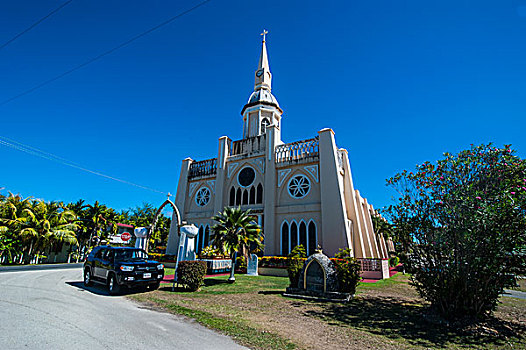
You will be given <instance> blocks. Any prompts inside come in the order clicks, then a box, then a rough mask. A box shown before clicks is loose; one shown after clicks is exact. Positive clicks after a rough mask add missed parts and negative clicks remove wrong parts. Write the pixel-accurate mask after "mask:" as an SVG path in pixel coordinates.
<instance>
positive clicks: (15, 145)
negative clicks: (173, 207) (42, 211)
mask: <svg viewBox="0 0 526 350" xmlns="http://www.w3.org/2000/svg"><path fill="white" fill-rule="evenodd" d="M0 145H3V146H6V147H9V148H12V149H15V150H17V151H21V152H24V153H27V154H30V155H33V156H36V157H40V158H44V159H47V160H51V161H53V162H57V163H60V164H62V165H66V166H69V167H72V168H75V169H78V170H82V171H84V172H87V173H90V174H93V175H97V176H101V177H104V178H106V179H110V180H113V181H117V182H120V183H123V184H127V185H131V186H135V187H139V188H142V189H144V190H148V191H152V192H156V193H161V194H164V195H167V193H166V192H163V191H159V190H156V189H154V188H151V187H147V186H142V185H138V184H136V183H133V182H130V181H126V180H122V179H119V178H116V177H113V176H110V175H106V174H103V173H101V172H99V171H94V170H90V169H87V168H84V167H83V166H81V165H79V164H78V163H75V162H72V161H70V160H67V159H65V158H62V157H59V156H57V155H54V154H53V153H48V152H45V151H42V150H40V149H38V148H35V147H31V146H29V145H25V144H23V143H21V142H17V141H14V140H11V139H9V138H7V137H4V136H0Z"/></svg>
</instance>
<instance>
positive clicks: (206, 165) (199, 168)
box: [188, 158, 217, 178]
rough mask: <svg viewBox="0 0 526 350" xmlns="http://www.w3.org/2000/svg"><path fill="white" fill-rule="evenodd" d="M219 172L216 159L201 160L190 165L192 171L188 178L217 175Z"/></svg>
mask: <svg viewBox="0 0 526 350" xmlns="http://www.w3.org/2000/svg"><path fill="white" fill-rule="evenodd" d="M216 172H217V161H216V159H215V158H212V159H207V160H201V161H199V162H192V164H190V171H189V172H188V177H189V178H192V177H199V176H209V175H215V174H216Z"/></svg>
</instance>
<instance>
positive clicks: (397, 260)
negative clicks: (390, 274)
mask: <svg viewBox="0 0 526 350" xmlns="http://www.w3.org/2000/svg"><path fill="white" fill-rule="evenodd" d="M399 263H400V258H399V257H397V256H392V257H391V258H389V266H391V267H395V266H398V264H399Z"/></svg>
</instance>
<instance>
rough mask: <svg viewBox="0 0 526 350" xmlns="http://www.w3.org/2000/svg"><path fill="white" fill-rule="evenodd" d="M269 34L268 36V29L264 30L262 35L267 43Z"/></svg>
mask: <svg viewBox="0 0 526 350" xmlns="http://www.w3.org/2000/svg"><path fill="white" fill-rule="evenodd" d="M267 34H268V31H267V30H266V29H263V33H261V36H263V42H265V39H266V37H267Z"/></svg>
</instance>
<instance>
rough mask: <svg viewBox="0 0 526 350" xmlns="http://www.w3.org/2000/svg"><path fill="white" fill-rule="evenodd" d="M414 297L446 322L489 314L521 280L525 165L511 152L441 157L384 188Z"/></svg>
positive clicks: (485, 150) (525, 260)
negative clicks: (392, 197) (389, 193)
mask: <svg viewBox="0 0 526 350" xmlns="http://www.w3.org/2000/svg"><path fill="white" fill-rule="evenodd" d="M388 183H389V184H391V185H392V186H394V188H395V189H397V190H398V192H399V193H400V197H399V198H398V200H397V202H396V204H395V205H393V206H391V207H390V208H389V211H388V212H389V213H390V216H391V219H392V222H393V224H394V225H395V228H396V231H397V233H398V237H399V238H400V241H401V243H402V245H403V246H404V247H405V249H406V251H407V252H408V255H407V259H406V263H407V265H408V266H407V267H408V268H409V270H410V272H411V273H412V274H413V275H412V281H413V284H414V285H415V286H416V288H417V290H418V291H419V293H420V294H421V295H422V297H424V298H425V299H427V300H428V301H430V302H431V304H432V305H433V306H434V307H436V309H437V310H438V311H439V312H440V313H441V314H442V315H444V316H446V317H448V318H457V317H461V316H472V317H473V316H474V317H480V316H482V315H485V314H488V313H490V312H491V311H493V310H494V309H495V308H496V306H497V302H498V298H499V295H500V294H502V292H503V290H504V288H506V287H511V286H513V285H514V284H515V278H516V276H517V275H520V274H524V273H525V272H526V161H525V160H523V159H520V158H519V157H518V156H516V155H515V152H514V151H513V150H512V149H511V148H510V146H505V147H503V148H496V147H494V146H492V145H491V144H490V145H481V146H472V147H471V149H469V150H465V151H462V152H460V153H458V154H455V155H454V154H449V153H445V154H444V158H443V159H441V160H439V161H437V162H436V163H431V162H425V163H423V164H421V165H418V166H417V168H416V171H415V172H408V171H403V172H401V173H399V174H397V175H396V176H394V177H393V178H391V179H389V180H388Z"/></svg>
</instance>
